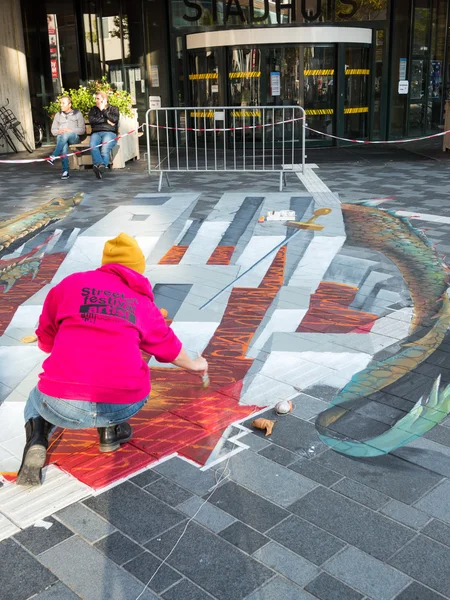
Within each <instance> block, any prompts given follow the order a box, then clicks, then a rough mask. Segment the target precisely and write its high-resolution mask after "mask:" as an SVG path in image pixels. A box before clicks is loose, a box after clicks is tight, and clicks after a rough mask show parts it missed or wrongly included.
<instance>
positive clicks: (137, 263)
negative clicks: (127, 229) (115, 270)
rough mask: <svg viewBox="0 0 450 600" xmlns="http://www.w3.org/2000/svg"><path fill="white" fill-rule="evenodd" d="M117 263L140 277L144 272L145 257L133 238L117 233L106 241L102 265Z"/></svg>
mask: <svg viewBox="0 0 450 600" xmlns="http://www.w3.org/2000/svg"><path fill="white" fill-rule="evenodd" d="M109 263H118V264H119V265H125V266H126V267H129V268H130V269H133V270H134V271H137V272H138V273H141V275H142V274H143V273H144V271H145V256H144V255H143V253H142V250H141V249H140V248H139V245H138V243H137V242H136V240H135V239H134V238H132V237H131V236H129V235H128V234H127V233H119V235H118V236H117V237H115V238H113V239H112V240H108V241H107V242H106V244H105V247H104V248H103V256H102V265H107V264H109Z"/></svg>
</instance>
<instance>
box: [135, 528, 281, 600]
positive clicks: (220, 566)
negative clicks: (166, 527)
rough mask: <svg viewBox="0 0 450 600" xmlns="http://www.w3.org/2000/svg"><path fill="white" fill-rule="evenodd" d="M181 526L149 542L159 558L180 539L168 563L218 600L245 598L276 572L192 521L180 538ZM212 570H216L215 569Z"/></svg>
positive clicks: (150, 547) (240, 599)
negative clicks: (158, 540)
mask: <svg viewBox="0 0 450 600" xmlns="http://www.w3.org/2000/svg"><path fill="white" fill-rule="evenodd" d="M180 529H181V528H180V527H178V528H174V529H172V530H170V531H168V532H167V533H165V534H162V535H161V536H158V538H157V539H160V542H157V540H152V542H151V543H149V544H146V546H147V547H148V548H149V550H150V551H151V552H154V553H155V554H157V555H158V556H159V557H160V558H162V557H163V555H165V554H166V552H168V551H169V552H170V550H172V548H173V547H174V545H175V543H176V542H177V541H178V540H180V541H179V543H178V545H177V546H176V548H175V550H174V551H173V553H172V554H171V555H170V556H168V558H167V562H168V564H169V565H170V566H171V567H173V568H174V569H176V570H177V571H179V572H180V573H182V574H183V575H185V576H186V577H187V578H188V579H190V580H191V581H193V582H194V583H196V584H197V585H198V586H200V587H201V588H202V589H204V590H206V591H207V592H209V593H210V594H211V595H212V596H215V597H217V598H218V600H242V599H243V598H245V597H246V596H247V595H248V594H250V593H251V592H252V591H253V590H255V589H256V588H257V587H258V586H260V585H262V584H263V583H264V582H265V581H267V580H268V579H270V578H271V577H272V576H273V572H272V571H270V570H269V569H267V568H266V567H264V566H263V565H261V564H260V563H258V562H257V561H255V560H254V559H253V558H251V557H249V556H246V555H245V554H244V553H243V552H241V551H240V550H238V549H237V548H235V547H234V546H232V545H231V544H228V542H226V541H225V540H223V539H221V538H220V537H219V536H217V535H214V534H213V533H210V532H209V531H207V530H206V529H204V528H203V527H202V526H200V525H197V524H196V523H193V522H191V523H190V524H189V526H188V527H187V529H186V531H185V533H184V535H183V536H182V537H181V539H180V533H181V531H180ZM212 569H213V571H212Z"/></svg>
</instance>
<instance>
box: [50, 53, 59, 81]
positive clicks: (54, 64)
mask: <svg viewBox="0 0 450 600" xmlns="http://www.w3.org/2000/svg"><path fill="white" fill-rule="evenodd" d="M50 64H51V67H52V79H58V78H59V71H58V60H57V59H56V58H51V59H50Z"/></svg>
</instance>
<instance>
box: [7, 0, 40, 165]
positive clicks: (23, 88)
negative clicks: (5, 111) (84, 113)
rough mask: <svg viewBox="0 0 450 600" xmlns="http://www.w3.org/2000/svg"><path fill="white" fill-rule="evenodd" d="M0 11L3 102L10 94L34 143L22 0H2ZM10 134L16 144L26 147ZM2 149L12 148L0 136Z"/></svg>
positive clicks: (8, 149) (10, 106)
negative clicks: (21, 8)
mask: <svg viewBox="0 0 450 600" xmlns="http://www.w3.org/2000/svg"><path fill="white" fill-rule="evenodd" d="M0 15H1V18H0V106H3V105H5V104H6V102H7V98H9V108H11V110H12V111H13V112H14V114H15V115H16V117H17V118H18V119H19V121H20V122H21V123H22V125H23V127H24V129H25V131H26V133H27V139H28V142H29V143H30V144H31V145H32V146H34V135H33V119H32V116H31V104H30V90H29V86H28V71H27V62H26V58H25V43H24V37H23V25H22V16H21V10H20V0H0ZM11 135H12V138H13V142H14V145H15V146H16V148H17V149H18V150H24V147H23V146H22V144H21V143H20V142H19V141H18V140H17V139H16V138H15V137H14V135H13V134H11ZM1 152H11V150H10V148H9V147H8V146H7V144H6V143H5V141H4V140H0V153H1Z"/></svg>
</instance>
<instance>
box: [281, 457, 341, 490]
mask: <svg viewBox="0 0 450 600" xmlns="http://www.w3.org/2000/svg"><path fill="white" fill-rule="evenodd" d="M289 469H292V470H293V471H295V472H296V473H300V475H304V476H305V477H308V479H312V480H313V481H317V483H321V484H322V485H325V486H330V485H333V483H336V482H337V481H339V480H340V479H342V475H340V474H338V473H334V472H333V471H330V469H326V468H325V467H321V466H320V465H318V464H317V462H314V461H312V460H310V459H308V458H299V459H298V461H297V462H295V463H293V464H292V465H289Z"/></svg>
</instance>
